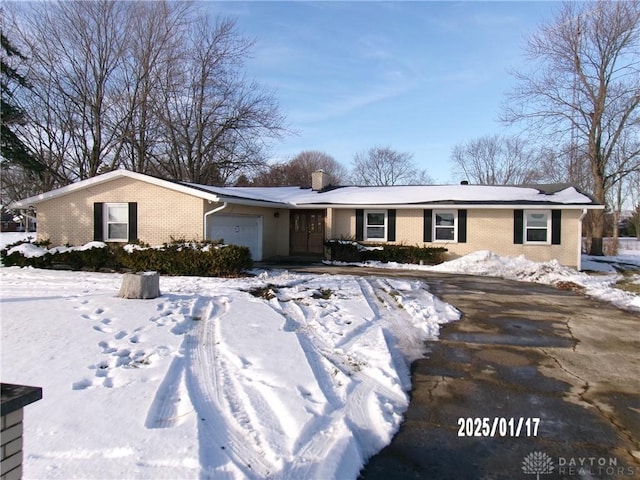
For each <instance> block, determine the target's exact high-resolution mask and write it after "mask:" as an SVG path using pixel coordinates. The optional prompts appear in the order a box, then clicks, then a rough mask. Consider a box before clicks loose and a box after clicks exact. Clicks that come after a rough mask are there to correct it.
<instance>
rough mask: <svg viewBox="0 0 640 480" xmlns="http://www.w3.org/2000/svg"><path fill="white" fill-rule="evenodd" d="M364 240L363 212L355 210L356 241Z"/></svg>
mask: <svg viewBox="0 0 640 480" xmlns="http://www.w3.org/2000/svg"><path fill="white" fill-rule="evenodd" d="M363 239H364V210H362V209H361V208H358V209H357V210H356V240H363Z"/></svg>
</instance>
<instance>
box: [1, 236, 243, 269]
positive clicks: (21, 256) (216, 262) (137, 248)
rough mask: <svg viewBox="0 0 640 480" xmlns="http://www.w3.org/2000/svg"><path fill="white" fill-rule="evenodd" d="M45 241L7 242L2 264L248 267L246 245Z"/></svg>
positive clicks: (131, 267)
mask: <svg viewBox="0 0 640 480" xmlns="http://www.w3.org/2000/svg"><path fill="white" fill-rule="evenodd" d="M47 246H48V244H47V243H44V244H43V243H42V242H41V243H31V242H29V241H20V242H16V243H14V244H11V245H7V246H6V247H5V248H4V249H3V250H2V252H0V253H1V255H2V264H3V265H5V266H7V267H10V266H18V267H36V268H54V269H56V268H58V269H60V268H62V269H71V270H93V271H97V270H100V269H102V268H109V269H114V270H133V271H135V272H140V271H148V270H155V271H157V272H160V273H163V274H166V275H198V276H231V275H238V274H240V273H241V272H242V271H243V270H245V269H248V268H251V266H252V260H251V253H250V251H249V249H248V248H247V247H239V246H235V245H220V244H218V243H215V242H209V241H206V242H188V241H184V240H175V241H172V242H169V243H165V244H164V245H163V246H161V247H148V246H141V245H124V246H121V245H117V244H106V243H103V242H89V243H87V244H86V245H83V246H81V247H54V248H50V249H49V248H47Z"/></svg>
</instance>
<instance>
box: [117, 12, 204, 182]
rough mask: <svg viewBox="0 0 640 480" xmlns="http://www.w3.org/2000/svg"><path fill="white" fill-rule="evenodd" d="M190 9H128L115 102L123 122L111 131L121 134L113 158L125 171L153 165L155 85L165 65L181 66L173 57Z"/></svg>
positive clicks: (156, 130)
mask: <svg viewBox="0 0 640 480" xmlns="http://www.w3.org/2000/svg"><path fill="white" fill-rule="evenodd" d="M192 5H193V4H191V3H189V2H166V1H157V2H135V3H131V4H130V9H131V13H130V15H129V16H128V20H127V32H128V35H127V43H126V54H125V56H124V62H123V68H122V73H121V75H122V77H123V82H122V83H123V85H124V90H123V92H122V97H121V101H120V102H119V108H120V110H121V111H120V114H119V116H120V117H122V118H124V122H117V123H116V125H115V127H116V128H120V135H119V136H120V142H121V144H120V148H119V149H118V155H115V158H114V161H116V162H118V163H120V164H121V165H123V166H125V167H126V168H127V169H129V170H132V171H135V172H141V173H149V172H151V171H153V167H152V165H153V164H154V163H155V162H157V161H158V155H159V150H158V145H159V144H160V143H161V142H162V137H161V128H160V116H159V111H160V110H161V107H160V105H161V103H160V101H161V98H160V95H159V89H157V88H156V85H159V84H160V83H161V79H162V74H163V73H164V72H166V71H167V70H168V69H169V67H168V65H171V64H176V62H179V61H180V60H181V59H180V57H179V56H178V55H177V53H176V52H180V50H181V48H182V44H183V42H184V36H185V32H186V30H187V29H188V27H189V23H190V21H191V19H192V15H193V12H192V10H193V9H192ZM114 166H115V165H114Z"/></svg>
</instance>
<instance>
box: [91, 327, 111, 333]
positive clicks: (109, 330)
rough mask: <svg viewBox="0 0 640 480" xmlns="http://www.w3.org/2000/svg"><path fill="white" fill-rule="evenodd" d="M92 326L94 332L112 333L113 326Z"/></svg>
mask: <svg viewBox="0 0 640 480" xmlns="http://www.w3.org/2000/svg"><path fill="white" fill-rule="evenodd" d="M92 328H93V329H94V330H95V331H96V332H100V333H113V328H109V327H106V326H102V325H94V326H93V327H92Z"/></svg>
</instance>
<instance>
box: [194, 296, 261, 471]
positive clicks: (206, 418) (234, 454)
mask: <svg viewBox="0 0 640 480" xmlns="http://www.w3.org/2000/svg"><path fill="white" fill-rule="evenodd" d="M226 308H227V306H226V303H224V304H223V308H222V309H221V308H220V306H219V305H217V304H216V303H214V301H213V300H209V302H208V304H207V305H206V306H205V307H204V308H203V309H202V310H201V311H202V314H201V316H200V318H201V320H200V321H198V322H197V323H196V325H195V326H194V328H192V329H191V330H190V331H189V333H187V336H186V338H185V357H186V372H187V388H188V390H189V394H190V397H191V402H192V403H193V405H194V407H195V409H196V412H197V415H198V417H197V419H198V420H197V421H198V438H199V443H200V466H201V468H202V473H203V475H204V476H205V478H220V477H221V475H224V473H225V472H227V473H228V474H229V475H231V476H233V472H232V471H230V470H233V469H234V468H233V467H235V469H237V470H239V471H240V472H241V474H242V475H243V476H245V477H256V476H257V477H261V478H265V477H268V476H269V475H270V474H271V472H272V471H273V467H274V466H273V465H272V464H271V463H270V462H268V461H267V460H266V459H265V458H264V455H263V453H262V452H260V451H258V450H257V449H256V448H254V446H253V445H251V443H250V442H247V431H246V430H245V429H243V428H241V427H240V425H239V424H238V422H237V418H234V417H233V416H232V415H231V413H232V412H233V410H236V411H237V408H236V407H234V406H232V405H230V403H229V401H228V398H234V386H233V384H232V383H231V382H229V377H228V371H227V367H226V365H224V363H223V361H222V359H221V355H220V352H219V349H218V348H217V347H216V343H217V342H218V339H219V336H220V334H219V330H218V327H219V321H220V318H219V317H220V316H223V315H224V312H226ZM221 310H222V312H221ZM216 317H218V318H216ZM229 460H231V461H232V462H233V465H228V463H229ZM230 467H231V468H230Z"/></svg>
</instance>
